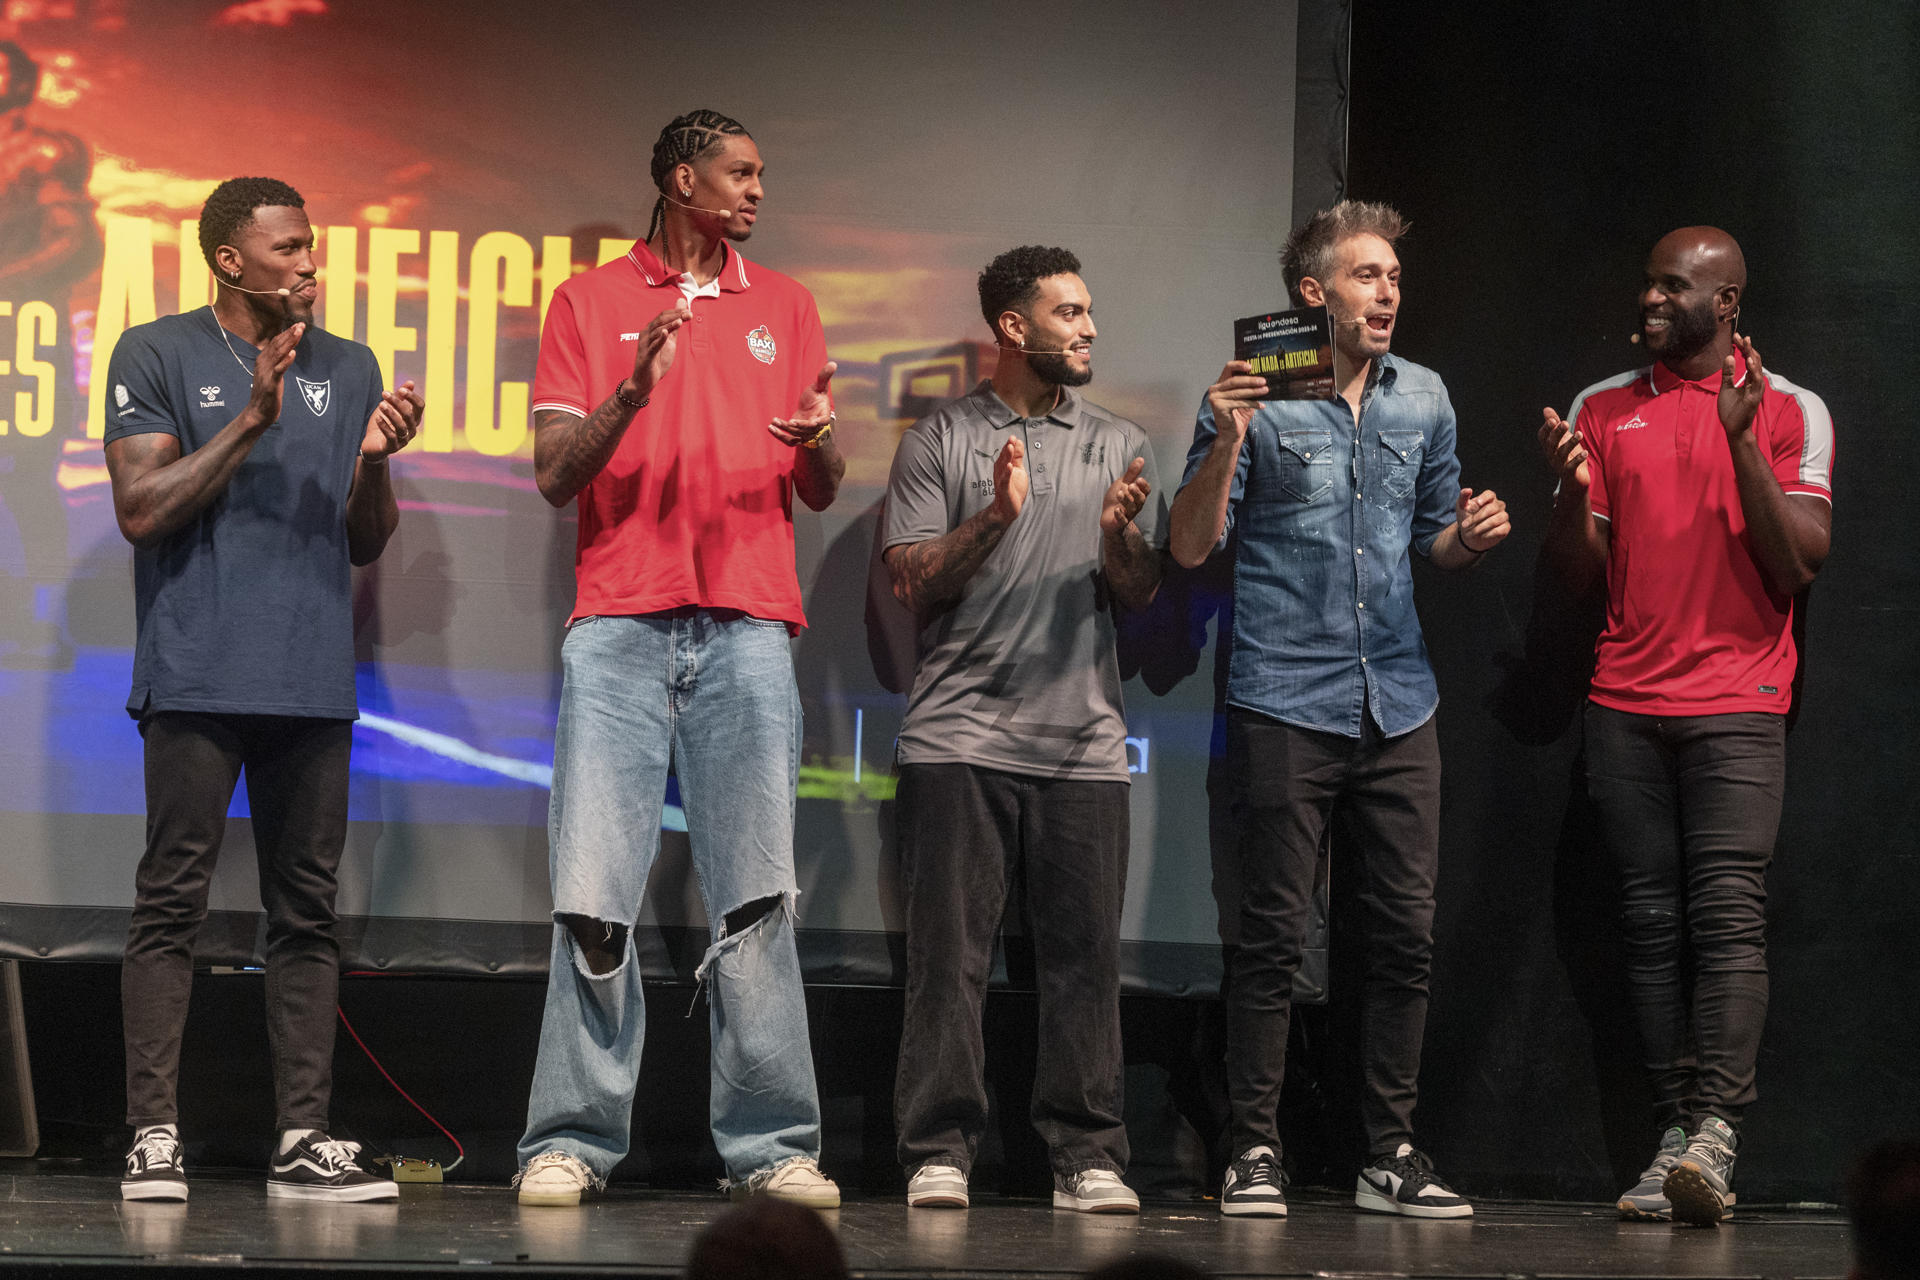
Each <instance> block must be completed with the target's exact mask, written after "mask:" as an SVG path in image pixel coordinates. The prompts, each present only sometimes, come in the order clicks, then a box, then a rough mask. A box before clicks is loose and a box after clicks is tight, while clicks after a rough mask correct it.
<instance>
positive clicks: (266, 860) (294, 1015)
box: [120, 711, 353, 1129]
mask: <svg viewBox="0 0 1920 1280" xmlns="http://www.w3.org/2000/svg"><path fill="white" fill-rule="evenodd" d="M140 730H141V735H142V736H143V737H144V738H145V739H146V781H147V848H146V852H145V853H144V854H143V855H142V856H141V858H140V868H139V871H138V872H137V873H136V876H135V880H134V904H133V922H132V925H131V927H130V928H129V929H128V931H127V950H126V957H125V959H124V961H123V962H122V967H121V971H120V992H121V1026H122V1030H123V1034H124V1036H125V1039H126V1052H127V1123H129V1124H131V1125H134V1126H135V1127H139V1126H141V1125H149V1124H170V1123H175V1122H177V1120H178V1118H179V1117H178V1113H177V1106H176V1101H175V1095H176V1086H177V1084H178V1080H179V1075H180V1039H181V1036H182V1034H183V1033H184V1031H185V1030H186V1022H187V1000H188V997H189V995H190V994H191V992H192V990H193V941H194V936H195V935H196V934H197V933H198V932H199V929H200V923H201V921H203V920H204V919H206V914H207V890H208V888H209V886H210V885H211V883H212V880H213V869H214V863H215V861H216V860H217V859H218V858H219V856H220V842H221V838H222V836H223V835H224V834H225V832H226V824H227V806H228V804H229V803H230V802H231V801H232V799H233V789H234V786H235V784H236V783H237V782H238V781H239V778H240V774H241V771H242V770H243V769H244V770H245V772H246V776H247V800H248V803H249V805H250V806H251V808H252V810H253V837H254V844H255V846H256V848H257V851H258V859H259V866H260V900H261V905H262V906H264V907H265V908H266V912H267V1033H268V1037H269V1040H270V1047H271V1050H272V1055H273V1084H274V1108H275V1111H276V1113H277V1114H276V1117H275V1120H274V1125H275V1127H276V1128H280V1129H325V1128H327V1104H328V1102H329V1101H330V1096H331V1094H332V1090H333V1023H334V1014H335V1009H336V1007H337V1005H338V1002H339V990H340V944H339V942H338V941H337V940H336V938H335V936H334V929H335V924H336V917H335V914H334V891H335V888H336V881H335V873H336V871H337V870H338V868H339V865H340V854H341V851H342V849H343V848H344V847H345V845H346V834H347V757H348V752H349V749H350V748H351V745H352V741H353V723H352V722H351V721H348V720H317V719H311V718H306V717H299V716H244V715H206V714H200V713H196V712H174V711H169V712H157V713H155V714H153V715H150V716H148V717H147V718H146V719H145V720H144V721H143V722H142V723H141V726H140Z"/></svg>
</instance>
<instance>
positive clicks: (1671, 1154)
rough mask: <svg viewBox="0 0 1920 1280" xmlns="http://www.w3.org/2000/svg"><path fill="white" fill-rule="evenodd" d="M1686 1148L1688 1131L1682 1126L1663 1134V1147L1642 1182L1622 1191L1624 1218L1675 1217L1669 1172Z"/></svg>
mask: <svg viewBox="0 0 1920 1280" xmlns="http://www.w3.org/2000/svg"><path fill="white" fill-rule="evenodd" d="M1686 1149H1687V1131H1686V1130H1685V1129H1682V1128H1681V1127H1680V1126H1679V1125H1675V1126H1673V1128H1671V1129H1669V1130H1667V1131H1666V1132H1665V1133H1664V1134H1662V1135H1660V1150H1659V1151H1657V1152H1655V1153H1654V1156H1653V1163H1652V1164H1650V1165H1648V1166H1647V1171H1646V1172H1645V1173H1643V1174H1641V1175H1640V1181H1638V1182H1636V1183H1634V1184H1633V1185H1632V1186H1631V1187H1629V1188H1627V1189H1626V1190H1625V1191H1622V1192H1621V1193H1620V1199H1619V1201H1618V1202H1617V1204H1616V1207H1617V1208H1618V1209H1619V1210H1620V1216H1621V1217H1623V1218H1637V1219H1639V1220H1640V1221H1642V1222H1665V1221H1667V1220H1668V1219H1669V1218H1671V1217H1672V1216H1673V1210H1672V1206H1670V1205H1669V1204H1668V1203H1667V1188H1666V1183H1667V1175H1668V1174H1669V1173H1672V1172H1673V1167H1674V1166H1675V1165H1677V1164H1679V1163H1680V1157H1681V1155H1683V1154H1684V1153H1685V1152H1686Z"/></svg>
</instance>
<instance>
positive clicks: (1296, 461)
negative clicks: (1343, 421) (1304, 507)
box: [1276, 430, 1333, 502]
mask: <svg viewBox="0 0 1920 1280" xmlns="http://www.w3.org/2000/svg"><path fill="white" fill-rule="evenodd" d="M1276 438H1277V439H1278V441H1279V444H1280V448H1279V449H1278V450H1277V451H1276V452H1277V457H1278V461H1279V466H1278V468H1277V470H1278V472H1279V475H1278V477H1277V478H1278V479H1279V481H1280V491H1281V492H1282V493H1284V494H1286V495H1287V497H1289V498H1291V499H1293V500H1294V501H1295V502H1312V501H1313V500H1314V499H1315V498H1318V497H1320V496H1321V495H1322V494H1324V493H1326V491H1327V490H1328V488H1329V487H1331V486H1332V484H1333V432H1331V431H1315V430H1307V431H1281V432H1278V433H1277V435H1276Z"/></svg>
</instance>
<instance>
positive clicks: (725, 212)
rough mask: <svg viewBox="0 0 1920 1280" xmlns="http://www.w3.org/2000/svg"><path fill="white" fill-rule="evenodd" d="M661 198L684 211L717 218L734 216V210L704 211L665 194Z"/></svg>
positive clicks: (697, 206) (695, 205)
mask: <svg viewBox="0 0 1920 1280" xmlns="http://www.w3.org/2000/svg"><path fill="white" fill-rule="evenodd" d="M660 198H661V199H662V200H665V201H666V202H667V203H668V204H677V205H679V206H680V207H681V208H682V209H687V210H691V211H692V212H694V213H710V214H712V215H713V216H714V217H716V218H731V217H733V216H734V213H733V210H731V209H702V208H701V207H700V206H699V205H697V204H688V203H687V202H686V201H684V200H675V199H674V198H673V197H672V196H670V195H667V194H666V193H665V192H662V193H661V195H660Z"/></svg>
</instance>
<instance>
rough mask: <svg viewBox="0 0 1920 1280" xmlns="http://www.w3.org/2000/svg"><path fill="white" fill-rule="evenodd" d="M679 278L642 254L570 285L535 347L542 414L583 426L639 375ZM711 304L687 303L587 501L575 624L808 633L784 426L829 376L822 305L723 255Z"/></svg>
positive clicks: (559, 294) (640, 247)
mask: <svg viewBox="0 0 1920 1280" xmlns="http://www.w3.org/2000/svg"><path fill="white" fill-rule="evenodd" d="M683 279H684V273H681V272H673V271H669V270H667V269H666V268H665V267H664V266H662V265H661V263H660V260H659V259H658V258H656V257H655V256H654V255H653V253H652V251H651V250H649V249H648V248H647V246H646V244H645V243H644V242H640V243H636V244H635V245H634V246H633V248H632V249H630V250H628V251H627V253H626V255H625V256H624V257H621V258H616V259H615V260H614V261H612V262H609V263H607V264H606V265H605V266H601V267H596V268H595V269H593V270H592V271H588V272H584V273H582V274H581V275H577V276H574V277H573V278H572V279H570V280H568V281H567V282H566V283H564V284H562V285H561V286H560V287H559V288H558V289H557V290H555V292H554V295H553V305H552V306H551V307H550V308H549V309H548V311H547V318H546V324H545V327H544V328H543V330H542V332H541V335H540V364H539V368H538V370H537V371H536V373H535V374H534V381H533V409H534V410H535V411H536V412H538V411H539V410H542V409H564V410H566V411H567V412H569V413H577V414H579V415H580V416H581V417H585V416H587V415H588V414H589V413H591V412H592V411H593V410H594V409H595V408H596V407H598V406H599V405H600V404H601V403H602V402H603V401H605V400H606V398H607V397H608V396H609V395H611V394H613V390H614V388H615V387H617V386H619V385H620V381H621V379H623V378H625V377H627V376H628V375H629V374H631V373H632V372H633V359H634V353H635V351H636V350H637V349H638V346H639V341H640V335H641V333H642V332H643V331H645V329H646V327H647V324H648V322H650V321H651V320H652V319H653V318H654V317H655V316H657V315H659V314H660V313H661V312H663V311H666V310H669V309H670V308H673V307H675V306H678V305H679V304H680V303H681V302H682V301H683V300H685V293H684V292H683V289H682V283H681V282H682V280H683ZM719 285H720V288H719V291H718V294H717V296H696V297H695V298H693V299H692V303H691V305H692V310H693V320H692V322H691V323H689V324H686V325H683V326H681V328H680V330H679V332H678V333H677V334H676V335H675V341H676V343H677V350H676V351H675V354H674V359H673V365H672V367H671V368H670V369H668V370H667V373H666V376H665V377H663V378H662V379H661V380H660V384H659V385H658V386H656V387H655V388H654V389H653V393H652V395H651V396H650V397H649V403H648V405H647V407H646V408H644V409H642V410H640V411H639V412H638V413H636V414H635V415H634V419H633V422H632V424H631V425H629V426H628V428H627V433H626V435H625V436H623V437H622V438H621V441H620V445H619V448H618V449H616V450H615V451H614V455H613V458H612V459H611V460H610V461H609V462H608V463H607V466H606V469H605V470H603V471H602V472H601V473H600V474H599V475H598V476H595V477H594V479H593V481H592V482H591V483H590V484H589V485H588V486H587V487H586V488H585V489H583V490H581V492H580V495H579V513H580V534H579V540H578V543H577V546H576V549H575V554H574V577H575V579H576V582H577V585H578V589H579V593H578V596H577V597H576V599H575V602H574V607H573V616H574V617H576V618H581V617H587V616H589V615H592V614H634V613H656V612H659V611H661V610H665V609H674V608H679V607H682V606H685V605H696V606H700V607H704V608H719V609H740V610H743V611H744V612H746V613H750V614H752V615H754V616H755V617H759V618H767V619H776V620H779V621H782V622H786V623H788V624H789V625H791V626H794V627H802V626H805V625H806V615H805V614H804V613H803V612H802V611H801V608H800V584H799V581H798V579H797V578H796V577H795V575H794V567H793V469H794V467H795V466H796V465H798V459H797V458H796V456H795V450H794V449H793V448H792V447H791V446H788V445H784V444H781V443H780V442H779V441H778V440H776V439H774V438H773V436H772V435H771V434H769V432H768V431H767V424H768V423H769V422H771V421H772V420H773V419H775V418H791V417H792V416H793V415H794V412H795V410H796V408H797V407H798V405H799V401H800V395H801V393H802V392H803V391H805V390H806V388H807V387H809V386H811V385H812V383H813V380H814V378H815V376H816V375H818V373H819V372H820V366H821V365H823V364H825V363H826V359H827V344H826V337H825V335H824V334H823V333H822V331H821V328H820V314H819V311H818V310H817V309H816V308H815V306H814V302H813V296H812V295H811V294H809V293H808V292H807V291H806V290H805V289H804V288H802V287H801V286H800V285H799V284H798V283H796V282H795V281H793V280H791V279H789V278H788V277H786V276H783V275H781V274H779V273H778V272H776V271H770V270H768V269H767V268H765V267H763V266H760V265H759V264H757V263H750V262H748V261H747V260H746V259H745V258H743V257H741V256H740V255H739V254H738V253H737V252H735V251H734V250H733V248H732V246H730V245H729V246H727V259H726V262H725V264H724V265H723V266H722V267H721V270H720V275H719Z"/></svg>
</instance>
